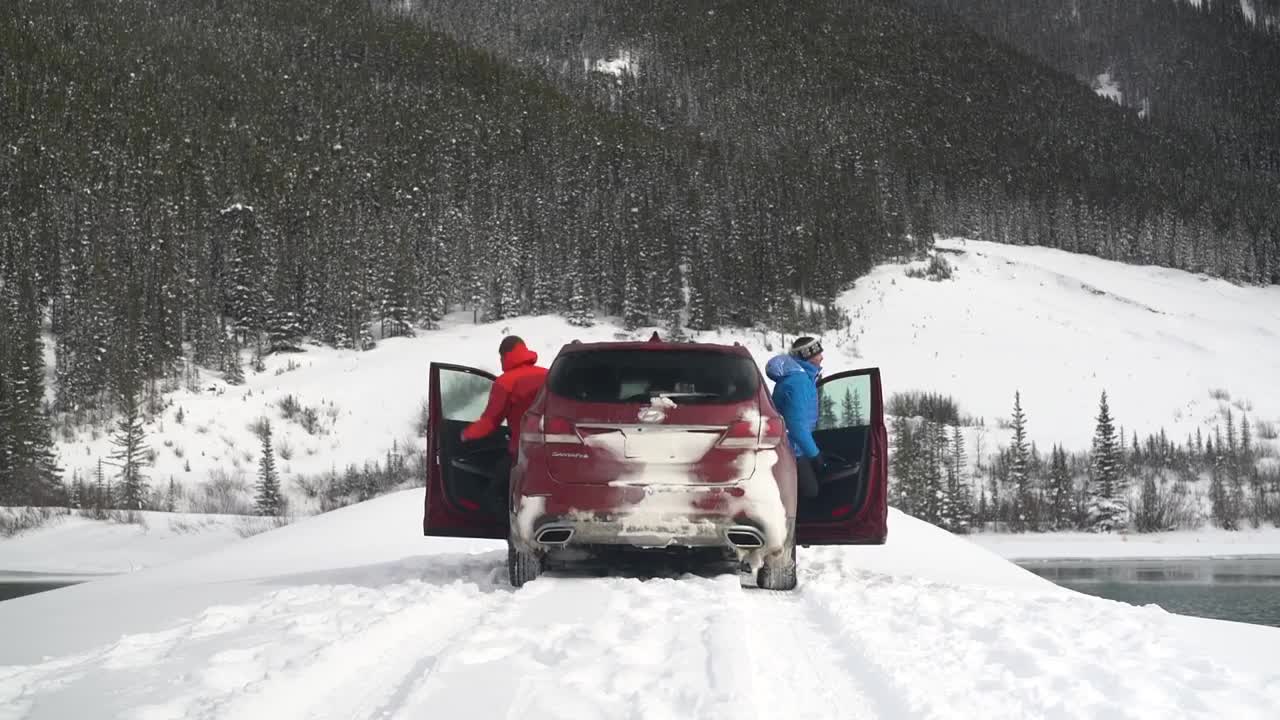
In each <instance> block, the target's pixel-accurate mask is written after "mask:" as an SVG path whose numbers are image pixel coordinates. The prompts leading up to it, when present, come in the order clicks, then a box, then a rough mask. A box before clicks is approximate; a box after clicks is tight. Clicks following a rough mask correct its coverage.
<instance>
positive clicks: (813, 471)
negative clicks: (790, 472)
mask: <svg viewBox="0 0 1280 720" xmlns="http://www.w3.org/2000/svg"><path fill="white" fill-rule="evenodd" d="M817 465H818V459H817V458H796V490H798V491H799V492H800V497H802V498H808V499H810V500H812V499H813V498H816V497H818V493H819V492H820V491H821V490H822V486H821V485H820V484H819V482H818V477H819V475H820V473H819V472H818V467H817Z"/></svg>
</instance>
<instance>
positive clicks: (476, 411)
mask: <svg viewBox="0 0 1280 720" xmlns="http://www.w3.org/2000/svg"><path fill="white" fill-rule="evenodd" d="M430 376H431V379H430V384H429V389H428V395H427V403H428V413H429V414H428V420H427V493H426V501H425V507H424V508H423V516H422V532H423V534H424V535H445V536H452V537H479V538H495V539H505V538H506V537H507V528H508V524H509V519H508V518H507V516H506V515H502V516H498V515H495V514H493V513H492V512H491V511H490V510H489V509H488V508H487V507H486V503H485V501H484V499H485V491H486V490H487V488H488V487H489V483H490V478H491V477H492V475H493V472H494V469H495V466H497V464H498V461H499V460H500V459H501V458H502V457H503V456H504V455H505V454H506V452H507V440H508V438H510V436H511V430H510V428H508V427H507V426H506V425H505V423H504V424H503V425H502V426H501V427H500V428H499V429H498V430H497V431H496V432H494V433H492V434H491V435H489V436H488V437H485V438H481V439H480V440H475V441H471V442H465V443H464V442H463V441H462V430H463V429H464V428H466V426H467V425H470V424H471V423H473V422H475V421H476V420H478V419H479V418H480V415H481V413H483V412H484V407H485V405H486V404H487V403H488V401H489V391H490V389H491V388H492V387H493V383H494V377H493V375H491V374H489V373H487V372H485V371H483V370H478V369H476V368H471V367H464V366H462V365H449V364H446V363H431V370H430Z"/></svg>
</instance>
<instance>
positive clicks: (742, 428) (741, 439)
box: [718, 419, 760, 450]
mask: <svg viewBox="0 0 1280 720" xmlns="http://www.w3.org/2000/svg"><path fill="white" fill-rule="evenodd" d="M759 439H760V421H759V420H758V419H757V420H737V421H735V422H734V423H733V424H732V425H730V426H729V429H728V430H726V431H725V434H724V437H723V438H721V439H720V442H719V443H718V445H719V447H722V448H725V449H728V450H755V449H756V447H757V446H758V445H759Z"/></svg>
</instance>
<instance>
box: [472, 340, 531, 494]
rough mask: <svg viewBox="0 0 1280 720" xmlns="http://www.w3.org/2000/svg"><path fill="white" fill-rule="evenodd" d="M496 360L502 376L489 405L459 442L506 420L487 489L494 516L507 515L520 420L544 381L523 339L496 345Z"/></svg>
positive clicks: (475, 437) (483, 433)
mask: <svg viewBox="0 0 1280 720" xmlns="http://www.w3.org/2000/svg"><path fill="white" fill-rule="evenodd" d="M498 357H499V358H501V359H502V374H501V375H499V376H498V379H497V380H495V381H494V383H493V387H492V388H490V390H489V402H488V404H487V405H485V408H484V412H483V413H481V415H480V418H479V419H478V420H476V421H475V422H473V423H471V424H470V425H468V426H467V427H466V429H464V430H463V431H462V439H463V440H464V441H465V440H479V439H480V438H483V437H487V436H488V435H491V434H492V433H493V432H494V431H496V430H497V429H498V428H499V427H500V426H501V425H502V421H503V420H506V421H507V427H508V428H510V430H511V440H510V442H509V443H508V444H507V453H506V455H504V456H503V457H502V458H500V459H499V460H498V462H497V464H496V465H495V466H494V471H493V478H492V479H493V483H492V485H491V486H490V488H489V499H490V502H491V508H490V509H491V510H493V511H494V512H495V513H496V514H505V513H506V512H507V495H508V488H509V487H510V483H511V465H512V463H513V462H515V458H516V454H517V453H518V452H519V451H520V420H521V418H523V417H524V414H525V411H527V410H528V409H529V406H531V405H533V400H534V398H535V397H537V396H538V391H540V390H542V385H543V383H545V382H546V379H547V369H546V368H544V367H541V366H539V365H538V364H537V362H538V354H537V353H536V352H534V351H532V350H530V349H529V348H528V347H527V346H526V345H525V344H524V340H522V339H520V337H518V336H516V335H508V336H507V337H505V338H503V339H502V343H501V344H499V345H498Z"/></svg>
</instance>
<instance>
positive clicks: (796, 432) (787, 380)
mask: <svg viewBox="0 0 1280 720" xmlns="http://www.w3.org/2000/svg"><path fill="white" fill-rule="evenodd" d="M764 372H765V374H766V375H768V376H769V379H770V380H772V381H773V382H774V385H773V404H774V405H775V406H776V407H777V408H778V412H780V413H782V419H783V421H785V422H786V424H787V439H788V440H790V442H791V449H792V450H793V451H795V454H796V457H802V458H811V457H817V456H818V444H817V443H815V442H814V441H813V429H814V428H816V427H817V426H818V374H819V373H820V372H821V371H820V370H819V369H818V366H817V365H814V364H813V363H810V362H808V361H806V360H801V359H799V358H797V357H795V356H792V355H778V356H775V357H773V358H772V359H770V360H769V362H768V363H766V364H765V366H764Z"/></svg>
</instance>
